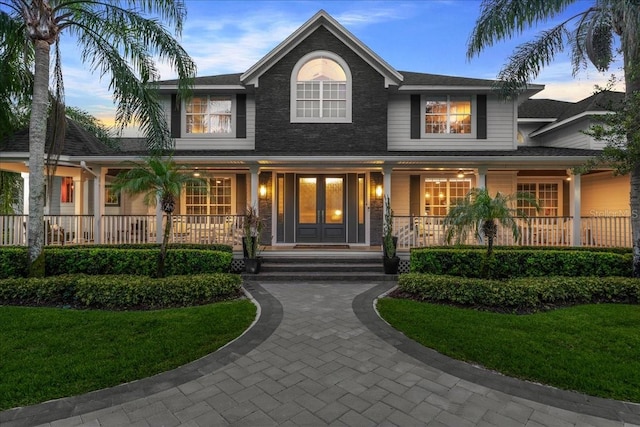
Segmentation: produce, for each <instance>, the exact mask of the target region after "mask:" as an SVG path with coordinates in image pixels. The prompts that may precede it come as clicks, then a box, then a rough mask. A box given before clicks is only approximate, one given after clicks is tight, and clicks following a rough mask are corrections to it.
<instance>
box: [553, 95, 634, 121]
mask: <svg viewBox="0 0 640 427" xmlns="http://www.w3.org/2000/svg"><path fill="white" fill-rule="evenodd" d="M623 99H624V93H623V92H613V91H604V92H599V93H596V94H594V95H591V96H590V97H588V98H585V99H583V100H582V101H578V102H576V103H574V104H572V105H571V106H570V107H569V108H567V109H566V110H565V111H564V112H563V113H562V114H561V115H560V116H558V121H561V120H565V119H568V118H569V117H573V116H577V115H579V114H582V113H586V112H595V111H610V110H611V108H612V107H616V106H619V105H620V103H621V102H622V100H623Z"/></svg>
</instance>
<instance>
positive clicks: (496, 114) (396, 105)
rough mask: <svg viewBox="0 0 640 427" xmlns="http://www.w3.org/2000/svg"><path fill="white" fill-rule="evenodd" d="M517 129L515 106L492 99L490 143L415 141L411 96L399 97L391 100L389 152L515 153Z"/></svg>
mask: <svg viewBox="0 0 640 427" xmlns="http://www.w3.org/2000/svg"><path fill="white" fill-rule="evenodd" d="M421 120H422V118H421ZM514 129H515V118H514V107H513V104H512V103H510V102H503V101H500V100H498V99H497V98H495V97H493V96H488V97H487V139H475V138H471V139H470V138H455V137H453V138H439V139H431V138H429V139H427V138H422V139H411V134H410V131H411V104H410V95H409V94H398V95H392V96H390V98H389V112H388V131H389V138H388V149H389V150H390V151H413V150H425V151H434V150H485V149H486V150H512V149H514V147H515V145H514V135H515V131H514Z"/></svg>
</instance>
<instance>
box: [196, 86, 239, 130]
mask: <svg viewBox="0 0 640 427" xmlns="http://www.w3.org/2000/svg"><path fill="white" fill-rule="evenodd" d="M232 101H233V100H232V97H231V96H230V95H222V96H221V95H215V96H214V95H199V96H194V97H193V98H191V99H189V100H187V101H186V102H185V112H186V122H185V123H186V129H185V131H186V134H187V135H190V134H196V135H197V134H207V135H229V134H231V132H232V127H233V126H232V125H233V114H232V113H233V102H232Z"/></svg>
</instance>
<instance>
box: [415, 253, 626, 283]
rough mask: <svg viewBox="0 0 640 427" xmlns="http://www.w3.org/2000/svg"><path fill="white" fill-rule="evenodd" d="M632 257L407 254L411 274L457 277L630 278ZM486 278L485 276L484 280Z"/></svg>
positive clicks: (561, 254)
mask: <svg viewBox="0 0 640 427" xmlns="http://www.w3.org/2000/svg"><path fill="white" fill-rule="evenodd" d="M632 265H633V254H632V253H631V252H630V251H628V252H626V253H614V252H604V251H591V250H582V249H581V250H566V249H565V250H556V249H549V248H547V249H546V250H539V249H535V250H534V249H511V248H510V249H496V250H494V252H493V256H492V258H491V259H490V260H487V258H486V250H485V249H467V248H464V249H460V248H429V249H413V250H412V251H411V263H410V269H411V272H413V273H429V274H447V275H450V276H461V277H491V278H495V279H498V278H514V277H545V276H598V277H605V276H622V277H630V276H631V274H632ZM486 274H488V276H485V275H486Z"/></svg>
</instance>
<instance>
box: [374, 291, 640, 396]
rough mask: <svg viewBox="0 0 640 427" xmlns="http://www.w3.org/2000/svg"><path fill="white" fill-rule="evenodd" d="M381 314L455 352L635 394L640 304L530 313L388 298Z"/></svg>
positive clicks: (517, 371)
mask: <svg viewBox="0 0 640 427" xmlns="http://www.w3.org/2000/svg"><path fill="white" fill-rule="evenodd" d="M378 310H379V311H380V314H381V315H382V317H383V318H384V319H385V320H386V321H387V322H389V323H390V324H391V325H393V326H394V327H395V328H396V329H398V330H400V331H402V332H403V333H404V334H405V335H407V336H408V337H410V338H412V339H414V340H416V341H418V342H420V343H421V344H423V345H425V346H426V347H430V348H433V349H435V350H437V351H439V352H440V353H442V354H445V355H448V356H451V357H453V358H456V359H460V360H465V361H468V362H473V363H477V364H480V365H482V366H484V367H486V368H489V369H493V370H496V371H499V372H502V373H504V374H506V375H509V376H512V377H516V378H521V379H527V380H531V381H536V382H541V383H544V384H549V385H553V386H555V387H558V388H562V389H566V390H574V391H579V392H582V393H586V394H589V395H592V396H600V397H605V398H612V399H618V400H626V401H633V402H640V386H639V384H640V306H638V305H623V304H600V305H582V306H574V307H569V308H562V309H558V310H553V311H547V312H543V313H536V314H530V315H512V314H498V313H493V312H486V311H478V310H473V309H467V308H458V307H452V306H445V305H436V304H430V303H423V302H417V301H413V300H405V299H392V298H385V299H381V300H380V301H379V302H378Z"/></svg>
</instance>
